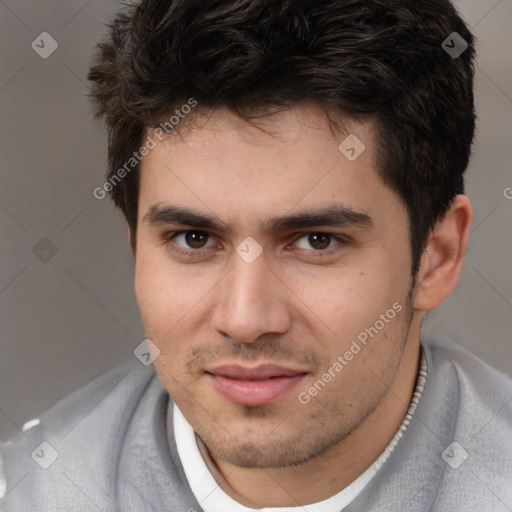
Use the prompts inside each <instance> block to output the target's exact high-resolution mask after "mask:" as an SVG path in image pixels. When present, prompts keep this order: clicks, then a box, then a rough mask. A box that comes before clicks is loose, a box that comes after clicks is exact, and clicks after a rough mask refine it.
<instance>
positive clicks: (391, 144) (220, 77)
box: [89, 0, 476, 275]
mask: <svg viewBox="0 0 512 512" xmlns="http://www.w3.org/2000/svg"><path fill="white" fill-rule="evenodd" d="M109 27H110V29H109V33H108V37H107V39H106V40H105V41H104V42H103V43H101V44H100V45H99V46H98V48H99V51H98V53H97V56H96V60H95V62H94V64H93V66H92V67H91V70H90V72H89V80H90V81H91V82H92V88H91V92H90V96H91V98H92V100H93V103H94V107H95V115H96V116H98V117H103V118H104V119H105V122H106V125H107V127H108V133H109V141H108V167H109V169H108V173H107V179H108V177H111V176H113V174H114V173H116V171H117V170H118V169H119V168H121V167H122V166H123V165H124V164H125V163H126V162H127V161H128V160H129V159H130V157H131V156H132V154H133V152H134V151H136V150H137V149H138V148H139V147H140V144H141V141H142V140H143V137H144V135H145V133H146V129H147V128H151V127H155V126H157V125H158V124H160V123H161V122H162V120H163V119H164V118H166V117H167V116H168V115H170V114H171V113H172V112H173V111H174V110H175V109H177V108H179V107H180V106H181V105H183V104H185V103H187V101H188V100H189V98H191V97H193V98H195V100H196V101H197V102H198V103H199V105H200V106H201V107H203V108H205V109H215V108H218V107H227V108H229V109H231V110H232V111H233V112H235V113H237V114H238V115H239V116H241V117H242V118H244V119H246V120H248V122H250V120H251V113H252V112H254V111H255V110H259V111H261V110H265V109H267V110H268V111H269V112H270V111H272V110H274V111H275V109H286V108H290V107H293V106H294V105H296V104H297V103H298V102H301V101H314V102H317V103H319V104H321V105H323V106H324V108H325V109H326V111H329V110H331V112H339V111H343V112H345V113H346V114H347V115H349V116H353V117H354V118H359V119H365V120H369V121H371V122H372V123H373V126H374V127H375V133H376V134H377V140H376V144H377V157H378V162H377V164H378V168H379V172H380V175H381V177H382V179H383V180H384V182H385V183H386V184H387V185H388V186H389V187H390V188H391V189H393V190H395V191H396V192H397V193H398V194H399V196H400V197H401V198H402V199H403V201H404V203H405V205H406V207H407V211H408V214H409V225H410V239H411V248H412V258H413V265H412V274H413V275H415V274H416V272H417V270H418V267H419V260H420V257H421V254H422V252H423V250H424V247H425V243H426V241H427V239H428V235H429V232H430V230H431V229H432V228H433V227H434V225H435V223H436V222H437V221H438V220H439V219H441V218H442V217H443V216H444V214H445V213H446V211H447V209H448V207H449V205H450V203H451V201H452V200H453V198H454V197H455V195H456V194H459V193H463V191H464V180H463V173H464V171H465V170H466V168H467V165H468V162H469V158H470V153H471V144H472V141H473V136H474V130H475V118H476V116H475V111H474V104H473V76H474V58H475V51H474V47H473V45H474V36H473V35H472V34H471V32H470V31H469V29H468V27H467V26H466V24H465V23H464V21H463V20H462V19H461V17H460V16H459V14H458V13H457V11H456V10H455V8H454V6H453V5H452V3H451V2H450V1H449V0H208V1H205V0H143V1H142V2H141V3H140V4H138V5H134V6H131V7H127V8H126V9H125V10H123V11H122V12H120V13H119V14H118V15H117V17H116V18H115V20H114V21H113V22H112V23H111V24H110V25H109ZM454 33H457V34H454ZM456 44H457V45H458V47H456ZM461 45H462V46H461ZM465 45H467V48H465V49H464V46H465ZM447 48H448V49H449V48H456V49H459V50H464V51H462V53H461V54H460V55H457V54H455V55H454V54H453V53H450V52H448V51H446V50H447ZM459 53H460V52H459ZM193 118H194V116H193V115H191V116H187V119H186V120H187V123H188V122H189V120H192V119H193ZM183 124H184V123H181V124H180V125H179V126H177V127H176V128H177V129H178V128H180V127H182V125H183ZM138 193H139V170H138V169H135V170H134V172H132V173H129V174H127V175H126V177H125V178H124V179H123V180H122V181H121V182H120V183H118V184H117V186H115V187H113V188H112V190H111V191H110V194H111V197H112V198H113V200H114V202H115V204H116V205H117V206H118V207H120V208H121V210H122V211H123V213H124V215H125V217H126V219H127V221H128V224H129V227H130V230H131V233H132V248H133V249H135V237H136V226H137V205H138Z"/></svg>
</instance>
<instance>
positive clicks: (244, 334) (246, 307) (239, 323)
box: [211, 254, 291, 345]
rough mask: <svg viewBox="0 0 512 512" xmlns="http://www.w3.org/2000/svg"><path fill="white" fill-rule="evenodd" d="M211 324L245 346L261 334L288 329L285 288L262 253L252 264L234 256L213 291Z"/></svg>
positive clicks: (289, 318) (288, 313)
mask: <svg viewBox="0 0 512 512" xmlns="http://www.w3.org/2000/svg"><path fill="white" fill-rule="evenodd" d="M215 292H216V294H217V296H216V297H215V305H214V311H213V314H212V317H211V318H212V320H211V321H212V326H213V328H214V329H215V330H216V331H217V332H219V333H221V334H222V335H223V336H227V337H229V338H231V339H232V340H234V341H236V342H238V343H240V344H244V345H248V344H255V343H257V342H258V340H259V339H260V337H261V336H263V335H265V334H282V333H284V332H286V331H287V330H289V329H290V325H291V312H290V308H289V297H288V294H289V291H288V289H287V288H286V286H285V285H284V284H283V283H282V281H281V280H280V279H279V278H278V277H277V275H276V272H275V271H273V270H271V268H270V267H269V266H268V264H267V261H266V258H265V257H264V254H262V255H261V256H260V257H259V258H257V259H256V260H255V261H253V262H252V263H247V262H246V261H244V260H243V259H242V258H241V257H239V256H238V255H236V254H235V255H234V264H233V268H232V270H231V271H230V272H229V273H228V274H227V275H226V276H225V278H224V279H223V280H222V281H221V282H220V283H219V284H218V286H217V287H216V290H215Z"/></svg>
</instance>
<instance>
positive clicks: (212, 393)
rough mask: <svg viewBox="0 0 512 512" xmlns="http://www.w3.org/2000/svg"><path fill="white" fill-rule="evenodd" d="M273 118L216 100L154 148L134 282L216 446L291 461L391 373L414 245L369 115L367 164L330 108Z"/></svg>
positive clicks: (356, 129)
mask: <svg viewBox="0 0 512 512" xmlns="http://www.w3.org/2000/svg"><path fill="white" fill-rule="evenodd" d="M260 126H261V127H262V128H263V129H264V130H266V131H267V132H270V133H265V132H264V131H262V130H259V129H258V128H256V127H254V126H251V125H249V124H247V123H245V122H244V121H242V120H240V119H239V118H238V117H236V116H235V115H233V114H231V113H229V112H228V111H226V110H216V111H215V112H214V113H213V115H212V116H211V117H210V118H208V120H207V121H206V120H205V121H204V122H201V123H198V125H196V127H195V128H194V129H193V130H191V131H190V132H188V131H187V133H186V136H184V137H179V136H176V135H175V134H173V135H172V136H169V137H168V138H167V139H166V140H165V141H164V142H160V143H158V144H157V146H156V148H154V149H153V150H151V152H150V154H149V155H148V156H147V157H146V158H145V159H144V161H143V163H142V168H141V182H140V196H139V220H138V227H137V257H136V276H135V285H136V293H137V297H138V301H139V304H140V309H141V313H142V318H143V322H144V325H145V329H146V335H147V337H148V338H149V339H150V340H151V341H152V342H153V343H154V344H155V345H156V346H157V347H158V348H159V350H160V355H159V356H158V357H157V358H156V360H155V367H156V369H157V371H158V374H159V376H160V378H161V380H162V382H163V383H164V385H165V386H166V388H167V390H168V391H169V393H170V395H171V396H172V398H173V400H174V401H175V402H176V403H177V405H178V406H179V408H180V410H181V411H182V412H183V414H184V416H185V418H186V419H187V420H188V422H189V423H190V424H191V425H192V427H193V428H194V430H195V431H196V432H197V434H198V435H199V436H200V437H201V439H202V440H203V442H204V443H205V445H206V446H207V447H208V449H209V450H210V452H211V453H212V454H213V455H214V456H215V457H217V458H220V459H222V460H224V461H227V462H229V463H231V464H235V465H238V466H244V467H282V466H285V465H290V464H296V463H298V462H301V461H305V460H308V459H310V458H312V457H314V456H316V455H318V454H320V453H322V452H324V451H325V450H326V449H327V448H329V447H331V446H332V445H334V444H335V443H337V442H338V441H339V440H341V439H342V438H343V437H344V436H346V435H347V434H348V433H349V432H350V431H352V430H353V429H354V428H355V427H357V426H358V425H359V424H360V423H361V422H362V421H363V420H365V418H366V417H367V416H368V414H369V413H370V412H371V411H372V410H374V409H375V407H376V406H377V405H378V404H379V402H380V401H381V399H382V398H383V396H384V395H385V393H386V391H387V389H388V387H389V386H390V385H391V384H392V382H393V380H394V379H395V377H396V375H397V371H398V366H399V363H400V360H401V356H402V353H403V349H404V345H405V343H406V340H407V334H408V330H409V329H408V328H409V322H410V318H411V307H410V302H408V294H409V291H410V287H411V278H410V268H411V252H410V245H409V236H408V219H407V214H406V210H405V206H404V204H403V203H402V201H401V200H400V199H399V197H398V196H397V195H396V194H395V193H394V192H393V191H391V190H390V189H389V188H388V187H386V186H385V185H384V184H383V182H382V180H381V178H380V177H379V176H378V174H377V171H376V168H375V165H376V164H375V152H374V151H375V150H374V139H373V134H372V132H371V131H370V128H369V126H368V125H363V124H358V123H355V122H353V123H352V124H350V125H349V126H350V127H351V132H352V133H353V134H355V135H357V137H358V138H359V139H360V140H361V141H362V142H363V143H364V144H365V146H366V149H365V151H364V152H363V153H362V154H361V155H360V156H359V157H357V158H356V159H355V160H354V161H350V160H349V159H348V158H347V156H346V155H349V156H351V157H352V152H351V151H350V148H349V151H348V153H343V152H342V151H340V150H339V149H338V145H339V144H340V142H342V140H343V139H344V138H345V137H346V135H344V136H342V137H341V138H340V139H339V140H335V139H334V138H333V136H332V134H331V132H330V130H329V126H328V123H327V120H326V119H325V118H324V116H323V115H322V114H321V112H320V111H319V110H315V109H313V108H306V107H305V106H301V107H297V108H295V109H294V110H291V111H288V112H284V113H279V114H274V115H273V116H271V117H269V118H267V119H266V121H265V123H264V124H261V125H260ZM347 135H348V134H347ZM356 155H357V154H356ZM166 209H168V210H167V211H166ZM185 210H186V211H185ZM306 212H307V216H306V217H301V215H303V214H305V213H306ZM190 213H194V214H196V215H195V216H191V215H190ZM198 215H199V216H201V217H204V218H207V217H208V218H211V221H212V222H210V224H208V223H206V220H205V219H200V218H198ZM315 215H316V217H315ZM329 219H331V220H329ZM180 232H181V234H177V233H180ZM249 237H250V238H249ZM365 338H366V339H365ZM350 354H352V356H350ZM336 362H337V364H336ZM326 375H327V376H326ZM329 376H330V378H329Z"/></svg>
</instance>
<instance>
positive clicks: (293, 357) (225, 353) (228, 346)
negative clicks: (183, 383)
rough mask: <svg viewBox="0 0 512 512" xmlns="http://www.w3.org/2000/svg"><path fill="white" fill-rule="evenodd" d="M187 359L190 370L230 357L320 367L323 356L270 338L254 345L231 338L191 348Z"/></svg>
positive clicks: (238, 359) (240, 359) (230, 358)
mask: <svg viewBox="0 0 512 512" xmlns="http://www.w3.org/2000/svg"><path fill="white" fill-rule="evenodd" d="M187 359H188V362H187V368H188V369H189V370H191V371H194V370H200V369H202V368H204V367H205V366H206V365H207V364H211V363H212V362H215V361H224V360H232V359H236V360H237V361H255V360H257V359H264V360H265V361H272V362H274V363H299V364H300V365H301V366H313V367H320V366H321V365H322V362H323V358H322V357H320V355H318V354H317V353H316V352H314V351H312V350H307V349H301V348H299V347H297V346H294V347H288V346H287V345H283V344H282V343H279V342H276V341H272V340H268V341H262V342H260V343H255V344H254V345H245V344H241V343H238V342H236V341H233V340H228V341H227V342H226V341H225V342H224V343H223V344H222V345H202V346H199V347H194V348H192V349H191V351H190V355H189V357H188V358H187Z"/></svg>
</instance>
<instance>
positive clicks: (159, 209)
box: [143, 204, 374, 233]
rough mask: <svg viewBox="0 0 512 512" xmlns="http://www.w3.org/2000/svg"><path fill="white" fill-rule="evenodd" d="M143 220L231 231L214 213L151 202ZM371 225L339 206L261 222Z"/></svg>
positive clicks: (279, 227)
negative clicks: (151, 204)
mask: <svg viewBox="0 0 512 512" xmlns="http://www.w3.org/2000/svg"><path fill="white" fill-rule="evenodd" d="M143 222H144V223H145V224H147V225H149V226H157V225H161V224H183V225H186V226H191V227H194V228H201V229H205V230H206V229H207V230H214V231H219V232H225V233H233V228H232V227H231V226H229V225H228V224H226V223H225V222H223V221H221V220H220V219H218V218H217V217H216V216H214V215H210V214H204V213H201V212H198V211H196V210H193V209H190V208H184V207H181V206H170V205H162V204H155V205H153V206H151V207H150V208H149V209H148V212H147V213H146V214H145V215H144V218H143ZM373 225H374V222H373V219H372V218H371V217H370V216H369V215H368V214H367V213H366V212H364V211H361V210H355V209H352V208H348V207H346V206H342V205H332V206H327V207H323V208H319V209H314V210H306V211H302V212H298V213H293V214H288V215H285V216H282V217H271V218H270V219H267V220H266V221H264V222H263V228H264V230H266V231H269V232H276V231H288V230H292V229H303V228H312V227H318V226H333V227H341V228H344V227H361V228H363V227H364V228H371V227H373Z"/></svg>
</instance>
